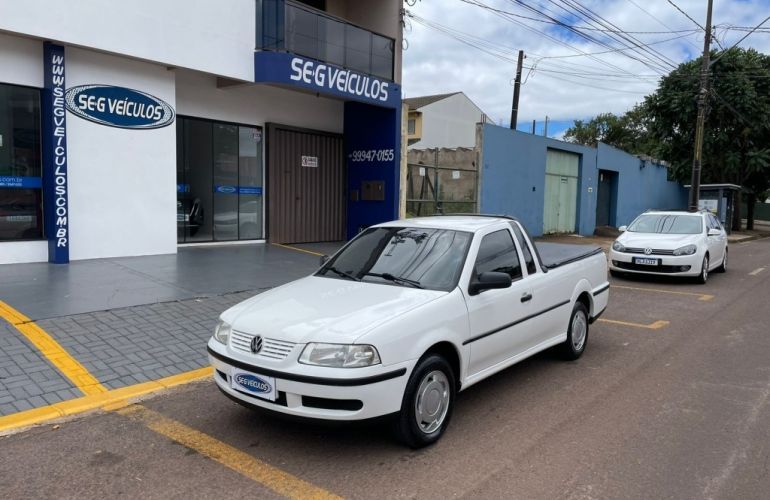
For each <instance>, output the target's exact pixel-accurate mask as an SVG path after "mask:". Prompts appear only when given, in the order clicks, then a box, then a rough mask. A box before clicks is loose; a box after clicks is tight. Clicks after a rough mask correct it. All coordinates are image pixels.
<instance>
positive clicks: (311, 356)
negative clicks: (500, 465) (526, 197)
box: [208, 216, 609, 447]
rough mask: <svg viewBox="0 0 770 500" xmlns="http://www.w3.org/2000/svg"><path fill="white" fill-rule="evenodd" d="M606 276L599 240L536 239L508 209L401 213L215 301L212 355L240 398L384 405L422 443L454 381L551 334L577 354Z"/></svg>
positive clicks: (464, 380) (434, 429)
mask: <svg viewBox="0 0 770 500" xmlns="http://www.w3.org/2000/svg"><path fill="white" fill-rule="evenodd" d="M608 289H609V283H608V282H607V261H606V257H605V256H604V253H603V252H602V251H601V249H600V248H598V247H590V246H583V245H559V244H553V243H550V244H549V243H546V244H538V245H535V244H533V242H532V241H531V240H530V239H529V237H528V236H527V233H526V231H525V229H524V227H523V226H522V225H521V224H520V223H519V222H518V221H516V220H514V219H511V218H505V217H493V216H438V217H425V218H416V219H409V220H399V221H394V222H388V223H385V224H379V225H376V226H372V227H370V228H368V229H366V230H365V231H363V232H362V233H360V234H359V235H358V236H356V237H355V238H354V239H353V240H352V241H350V242H349V243H348V244H347V245H346V246H345V247H343V248H342V249H341V250H340V251H339V252H337V253H336V254H335V255H334V256H333V257H332V258H331V259H328V261H324V263H323V265H322V266H321V268H320V269H319V270H318V271H317V272H316V273H314V274H313V275H312V276H308V277H306V278H302V279H299V280H297V281H294V282H292V283H289V284H287V285H284V286H282V287H279V288H276V289H273V290H270V291H267V292H265V293H262V294H259V295H256V296H254V297H252V298H251V299H248V300H246V301H244V302H241V303H240V304H237V305H235V306H234V307H232V308H230V309H228V310H227V311H225V312H223V313H222V314H221V316H220V318H219V324H218V325H217V327H216V330H215V332H214V335H213V337H212V338H211V339H210V340H209V343H208V353H209V360H210V362H211V364H212V365H213V367H214V368H215V371H214V380H215V382H216V384H217V386H218V387H219V389H220V390H221V391H222V392H223V393H224V394H225V395H226V396H228V397H230V398H231V399H233V400H235V401H237V402H238V403H241V404H243V405H245V406H249V407H257V408H261V409H267V410H272V411H275V412H279V413H283V414H288V415H293V416H298V417H308V418H314V419H325V420H363V419H369V418H372V417H380V416H384V415H394V416H395V418H394V419H393V420H394V427H395V431H396V434H397V436H398V437H399V438H400V439H401V440H402V441H403V442H404V443H406V444H408V445H409V446H412V447H420V446H425V445H427V444H430V443H433V442H435V441H436V440H438V439H439V438H440V437H441V435H442V434H443V432H444V430H445V429H446V428H447V425H448V424H449V420H450V417H451V414H452V407H453V405H454V402H455V395H456V393H457V392H458V391H461V390H465V389H467V388H468V387H470V386H472V385H473V384H475V383H476V382H479V381H480V380H483V379H485V378H487V377H489V376H490V375H492V374H494V373H497V372H498V371H500V370H503V369H505V368H507V367H509V366H511V365H513V364H514V363H517V362H519V361H521V360H523V359H525V358H528V357H529V356H532V355H533V354H536V353H538V352H540V351H542V350H544V349H547V348H549V347H552V346H559V347H558V348H559V349H560V350H561V352H562V353H563V355H564V356H565V357H566V358H567V359H570V360H574V359H577V358H578V357H580V356H581V355H582V354H583V351H584V350H585V348H586V345H587V341H588V329H589V324H590V323H592V322H593V321H594V320H595V319H596V318H597V317H598V316H599V315H600V314H602V312H603V311H604V309H605V307H606V306H607V301H608V296H609V291H608Z"/></svg>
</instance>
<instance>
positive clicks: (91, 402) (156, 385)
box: [0, 366, 212, 432]
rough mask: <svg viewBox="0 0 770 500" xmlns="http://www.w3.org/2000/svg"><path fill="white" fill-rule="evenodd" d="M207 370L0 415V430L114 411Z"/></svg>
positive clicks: (205, 375)
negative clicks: (102, 410)
mask: <svg viewBox="0 0 770 500" xmlns="http://www.w3.org/2000/svg"><path fill="white" fill-rule="evenodd" d="M211 373H212V368H211V367H210V366H207V367H205V368H199V369H197V370H192V371H189V372H185V373H180V374H177V375H172V376H170V377H165V378H162V379H159V380H153V381H150V382H143V383H141V384H135V385H129V386H127V387H121V388H119V389H113V390H110V391H107V392H102V393H99V394H91V395H88V396H83V397H81V398H75V399H70V400H67V401H62V402H60V403H54V404H52V405H48V406H41V407H39V408H33V409H31V410H26V411H22V412H19V413H14V414H12V415H6V416H4V417H0V432H3V431H9V430H13V429H20V428H22V427H29V426H30V425H35V424H40V423H43V422H47V421H49V420H53V419H56V418H61V417H67V416H70V415H76V414H78V413H85V412H87V411H91V410H96V409H97V408H102V409H104V410H115V409H118V408H122V407H124V406H126V405H128V404H129V402H128V400H130V399H132V398H136V397H139V396H144V395H146V394H150V393H153V392H157V391H160V390H163V389H168V388H170V387H175V386H178V385H181V384H186V383H188V382H193V381H195V380H201V379H203V378H208V377H210V376H211Z"/></svg>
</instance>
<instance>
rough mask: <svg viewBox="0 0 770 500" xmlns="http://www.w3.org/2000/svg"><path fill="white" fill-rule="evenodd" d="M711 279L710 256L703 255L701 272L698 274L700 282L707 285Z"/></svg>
mask: <svg viewBox="0 0 770 500" xmlns="http://www.w3.org/2000/svg"><path fill="white" fill-rule="evenodd" d="M708 279H709V256H708V255H706V256H704V257H703V264H702V265H701V269H700V274H699V275H698V283H700V284H701V285H705V284H706V282H707V281H708Z"/></svg>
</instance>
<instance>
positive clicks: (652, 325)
mask: <svg viewBox="0 0 770 500" xmlns="http://www.w3.org/2000/svg"><path fill="white" fill-rule="evenodd" d="M596 321H601V322H602V323H611V324H613V325H623V326H633V327H634V328H644V329H647V330H660V329H661V328H663V327H664V326H668V325H669V324H670V322H669V321H665V320H662V319H659V320H658V321H656V322H654V323H650V324H649V325H642V324H641V323H629V322H628V321H618V320H615V319H604V318H599V319H597V320H596Z"/></svg>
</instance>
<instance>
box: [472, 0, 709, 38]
mask: <svg viewBox="0 0 770 500" xmlns="http://www.w3.org/2000/svg"><path fill="white" fill-rule="evenodd" d="M460 1H461V2H463V3H467V4H469V5H475V6H477V7H481V8H483V9H487V10H490V11H494V12H497V13H500V14H505V15H508V16H513V17H518V18H519V19H526V20H528V21H535V22H538V23H544V24H552V25H556V26H562V27H566V23H563V22H560V21H559V22H557V21H551V20H548V19H538V18H535V17H530V16H525V15H522V14H517V13H515V12H511V11H508V10H503V9H498V8H495V7H492V6H491V5H486V4H483V3H481V2H478V1H474V0H460ZM569 27H571V28H574V29H577V30H585V31H598V32H603V33H614V32H618V30H612V29H606V28H596V27H592V26H574V25H569ZM696 31H697V30H695V29H689V30H670V31H622V32H623V33H628V34H633V35H668V34H671V33H688V34H691V33H695V32H696Z"/></svg>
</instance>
